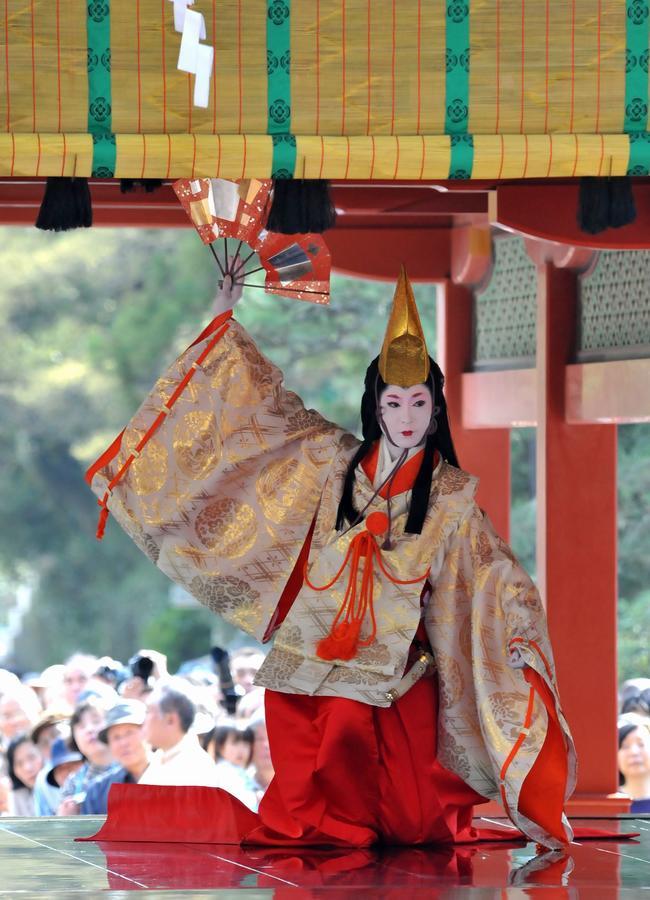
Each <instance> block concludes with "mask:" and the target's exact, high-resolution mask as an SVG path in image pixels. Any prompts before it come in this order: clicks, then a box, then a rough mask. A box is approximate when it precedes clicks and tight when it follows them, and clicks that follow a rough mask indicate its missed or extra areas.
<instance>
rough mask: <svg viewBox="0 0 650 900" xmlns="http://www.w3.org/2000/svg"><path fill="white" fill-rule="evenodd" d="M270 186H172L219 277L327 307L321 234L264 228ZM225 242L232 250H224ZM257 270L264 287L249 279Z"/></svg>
mask: <svg viewBox="0 0 650 900" xmlns="http://www.w3.org/2000/svg"><path fill="white" fill-rule="evenodd" d="M272 184H273V183H272V182H271V181H270V180H268V181H260V180H258V179H254V178H251V179H243V180H241V181H229V180H228V179H225V178H192V179H186V178H182V179H180V180H179V181H176V182H175V183H174V185H173V187H174V191H175V192H176V195H177V197H178V199H179V200H180V202H181V204H182V206H183V208H184V209H185V211H186V212H187V214H188V216H189V217H190V219H191V221H192V224H193V225H194V227H195V228H196V230H197V231H198V233H199V235H200V237H201V240H202V241H203V243H204V244H207V245H208V246H209V247H210V250H211V251H212V254H213V256H214V258H215V260H216V261H217V265H218V266H219V270H220V272H221V276H222V277H225V276H226V275H231V276H232V279H233V281H234V282H236V283H238V284H242V285H243V286H244V287H253V288H264V290H265V291H266V292H267V293H269V294H281V295H282V296H285V297H295V298H296V299H298V300H307V301H309V302H310V303H329V294H330V263H331V260H330V253H329V250H328V249H327V245H326V244H325V241H324V240H323V238H322V236H321V235H319V234H292V235H287V234H278V233H276V232H272V231H267V229H266V228H265V227H264V226H265V223H266V219H267V216H268V209H269V201H270V196H271V190H272ZM229 238H230V239H233V240H234V241H236V242H237V244H236V246H231V247H230V248H229V247H228V239H229ZM217 242H219V243H218V244H217ZM222 242H223V246H221V243H222ZM255 257H256V258H255ZM260 271H264V272H265V273H266V274H265V278H264V284H263V285H262V284H258V283H256V282H254V281H251V280H250V276H251V275H252V274H253V273H255V272H260Z"/></svg>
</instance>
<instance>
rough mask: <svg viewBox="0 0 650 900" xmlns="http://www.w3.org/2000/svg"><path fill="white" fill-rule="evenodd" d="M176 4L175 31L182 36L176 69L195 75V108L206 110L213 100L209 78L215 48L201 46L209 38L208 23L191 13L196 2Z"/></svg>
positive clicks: (179, 0)
mask: <svg viewBox="0 0 650 900" xmlns="http://www.w3.org/2000/svg"><path fill="white" fill-rule="evenodd" d="M170 2H172V3H173V4H174V28H175V29H176V31H179V32H181V33H182V35H183V36H182V38H181V47H180V51H179V54H178V63H177V65H176V68H177V69H179V70H180V71H181V72H189V73H190V74H192V75H195V76H196V77H195V79H194V97H193V102H194V106H201V107H203V108H204V109H205V107H207V105H208V103H209V100H210V75H211V72H212V63H213V60H214V47H212V46H210V45H209V44H201V43H200V41H204V40H205V38H206V30H205V19H204V18H203V15H202V14H201V13H199V12H194V11H193V10H191V9H188V8H187V7H188V6H192V5H193V4H194V0H170Z"/></svg>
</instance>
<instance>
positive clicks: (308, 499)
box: [93, 321, 576, 846]
mask: <svg viewBox="0 0 650 900" xmlns="http://www.w3.org/2000/svg"><path fill="white" fill-rule="evenodd" d="M204 346H205V345H204V343H202V342H199V343H198V344H197V345H196V346H195V347H192V348H190V350H188V351H187V352H186V353H185V354H183V356H181V357H180V358H179V360H177V361H176V363H174V364H173V365H172V366H171V367H170V369H169V370H168V371H167V372H166V373H165V375H164V376H163V378H161V379H160V381H159V382H158V384H157V385H156V387H155V388H154V389H153V391H152V392H151V394H150V395H149V397H148V398H147V399H146V400H145V402H144V403H143V404H142V406H141V408H140V409H139V410H138V412H137V413H136V415H135V416H134V419H133V420H132V422H131V423H130V424H129V426H128V428H127V430H126V432H125V435H124V438H123V447H122V449H121V450H120V452H119V453H118V455H117V456H116V458H115V459H114V460H112V461H111V462H110V463H109V464H108V465H106V466H105V468H104V469H102V470H100V472H98V473H97V475H96V476H95V478H94V479H93V489H94V490H95V491H96V492H97V493H98V494H99V495H100V496H101V495H102V494H103V492H104V490H105V488H106V485H107V483H108V481H110V479H111V478H112V477H113V475H114V474H115V472H116V471H117V469H118V468H119V467H120V465H121V464H122V463H123V462H124V460H125V459H126V458H127V456H128V451H129V449H130V448H131V447H133V446H135V443H136V442H137V441H139V440H140V439H141V437H142V435H143V434H144V433H145V431H146V430H147V429H148V428H149V426H150V424H151V422H152V421H153V420H154V419H155V418H156V416H157V414H158V410H159V409H160V406H161V403H162V402H163V400H164V399H165V398H166V397H168V396H169V395H170V393H171V392H172V391H173V390H174V387H175V385H177V384H178V383H179V381H180V380H181V379H182V377H183V375H184V374H185V372H186V371H187V370H188V367H189V366H190V365H191V364H192V362H193V361H194V359H196V357H197V356H198V355H199V353H200V352H201V350H202V348H203V347H204ZM212 417H213V418H212ZM357 447H358V441H357V440H356V439H355V438H354V437H352V436H351V435H347V434H345V433H344V432H342V431H341V430H340V429H338V428H336V426H334V425H332V424H331V423H329V422H326V421H325V420H324V419H323V418H322V417H321V416H319V415H318V414H317V413H315V412H313V411H312V410H305V409H304V407H303V406H302V404H301V402H300V400H299V398H298V397H296V395H295V394H292V393H291V392H288V391H285V390H284V387H283V385H282V374H281V373H280V372H279V370H278V369H276V368H275V366H273V365H272V364H271V363H270V362H269V361H268V360H266V359H265V358H264V357H263V356H262V355H261V354H260V352H259V351H258V350H257V348H256V347H255V345H254V344H253V342H252V341H251V339H250V338H249V337H248V335H247V334H246V332H245V331H244V329H243V328H241V326H239V325H238V324H237V323H236V322H234V321H233V322H231V323H230V325H229V328H228V330H227V331H226V332H225V334H224V335H223V337H222V338H221V339H220V340H219V341H218V343H217V344H216V345H215V347H214V349H213V350H212V352H211V353H210V356H209V358H208V361H207V364H206V365H205V366H204V367H203V369H202V370H201V369H200V370H197V372H196V376H195V378H193V380H192V390H191V391H189V390H188V391H187V392H184V393H183V394H182V395H181V396H180V397H179V399H178V401H177V402H176V403H175V404H174V406H173V408H172V411H171V412H170V414H169V415H168V416H167V417H166V418H165V420H164V421H163V423H162V424H161V426H160V428H159V429H158V431H157V432H156V437H155V439H153V440H152V441H150V442H149V443H148V444H147V445H146V448H145V451H144V452H143V454H142V456H141V457H140V458H139V459H138V460H136V461H135V462H134V464H133V465H132V466H131V468H130V469H129V470H128V471H127V473H126V475H125V477H124V479H123V480H122V481H120V482H119V483H118V484H117V485H116V487H115V488H114V490H113V493H112V495H111V497H110V499H109V501H108V506H109V508H110V510H111V512H112V513H113V515H114V516H115V518H116V519H117V521H118V522H119V524H120V525H121V526H122V527H123V528H124V529H125V530H126V532H127V533H128V534H129V535H130V536H131V537H132V538H133V540H134V541H135V543H136V544H137V545H138V547H140V549H142V550H143V552H145V553H146V554H147V556H149V557H150V558H151V559H152V560H153V561H154V562H155V563H156V565H157V566H158V568H160V569H161V570H162V571H163V572H165V573H166V574H167V575H168V576H169V577H170V578H172V579H173V580H175V581H177V582H178V583H179V584H181V585H183V586H184V587H186V588H187V589H188V590H189V591H190V592H191V593H192V594H193V595H194V596H195V597H197V599H198V600H200V601H201V602H202V603H203V604H205V605H206V606H207V607H208V608H210V609H212V610H213V611H214V612H216V613H218V614H219V615H222V616H223V617H224V618H225V619H226V620H227V621H229V622H231V623H233V624H234V625H236V626H237V627H239V628H242V629H243V630H244V631H247V632H248V633H250V634H251V635H253V636H254V637H256V638H257V639H260V640H261V639H262V638H263V637H264V636H265V633H266V630H267V628H268V624H269V622H270V620H271V618H272V616H273V613H274V611H275V609H276V606H277V603H278V599H279V597H280V595H281V594H282V591H283V589H284V587H285V585H286V583H287V579H288V578H289V576H290V574H291V572H292V570H293V569H294V566H295V564H296V561H297V559H298V555H299V553H300V550H301V548H302V546H303V545H304V542H305V539H306V536H307V533H308V531H309V528H310V525H311V523H312V521H313V519H314V516H316V521H315V527H314V531H313V535H312V542H311V548H310V554H309V560H308V571H309V582H310V584H311V585H314V586H318V585H325V584H327V583H328V582H330V581H332V579H334V576H335V575H336V573H337V572H338V571H339V569H340V568H341V565H342V562H343V560H344V559H345V555H346V553H347V551H348V548H349V547H350V544H351V542H352V541H353V540H354V539H355V537H356V536H357V535H358V534H359V533H360V532H362V531H363V530H364V529H365V523H364V522H360V523H358V524H357V525H355V526H354V527H353V528H351V529H350V530H349V531H348V532H345V533H342V534H338V533H337V532H336V531H335V521H336V511H337V507H338V501H339V497H340V495H341V488H342V484H343V479H344V476H345V472H346V469H347V466H348V463H349V460H350V459H351V457H352V455H353V454H354V453H355V451H356V448H357ZM147 448H149V449H147ZM475 490H476V479H475V478H473V477H472V476H471V475H468V474H467V473H465V472H462V471H460V470H459V469H457V468H455V467H453V466H451V465H449V464H447V463H446V462H444V461H442V462H440V463H439V465H438V466H437V467H436V470H435V471H434V474H433V479H432V490H431V496H430V502H429V508H428V511H427V515H426V517H425V521H424V525H423V528H422V533H421V534H419V535H414V534H406V533H405V532H404V528H405V524H406V518H407V512H408V508H407V501H408V495H407V494H406V493H405V494H400V495H398V496H396V497H395V498H394V499H393V509H392V513H393V518H392V539H393V541H394V547H393V549H391V550H381V551H380V560H381V567H379V565H378V564H375V566H374V568H373V573H372V577H373V605H374V608H375V613H376V622H377V632H376V638H375V640H374V641H373V642H372V643H371V644H370V645H369V646H368V647H366V648H363V649H362V650H361V651H360V652H359V653H358V655H357V657H356V658H354V659H352V660H350V661H348V662H342V661H324V660H322V659H320V658H319V657H318V656H317V655H316V645H317V643H318V641H319V640H320V639H321V638H322V637H324V636H325V635H326V634H327V633H328V632H329V629H330V627H331V624H332V621H333V618H334V616H335V615H336V613H337V611H338V609H339V607H340V605H341V602H342V600H343V593H344V588H343V587H342V584H341V582H340V581H339V582H336V583H335V584H334V585H333V587H332V588H331V589H328V590H323V591H318V590H315V589H313V588H311V587H309V585H308V584H307V583H305V584H303V586H302V588H301V589H300V591H299V593H298V595H297V597H296V599H295V601H294V603H293V606H292V607H291V609H290V610H289V612H288V614H287V616H286V618H285V620H284V622H283V623H282V625H281V626H280V628H279V629H278V631H277V633H276V635H275V641H274V645H273V648H272V650H271V651H270V653H269V654H268V656H267V658H266V661H265V662H264V664H263V666H262V668H261V669H260V671H259V673H258V677H257V682H258V683H259V684H261V685H264V686H266V687H269V688H272V689H274V690H278V691H283V692H286V693H295V694H301V695H312V696H330V697H344V698H349V699H352V700H355V701H358V702H361V703H368V704H372V705H375V706H389V705H390V701H389V700H388V699H387V697H386V693H387V691H389V690H391V689H392V688H393V687H394V686H395V685H396V684H397V683H398V682H399V681H400V679H401V677H402V675H403V674H404V670H405V667H406V663H407V658H408V652H409V647H410V646H411V643H412V641H413V638H414V635H415V632H416V630H417V627H418V624H419V623H420V621H421V616H422V614H423V610H422V607H421V601H420V598H421V593H422V589H423V585H424V577H425V575H427V573H428V576H427V577H428V580H429V582H430V584H431V586H432V594H431V596H430V597H429V599H428V601H427V603H426V606H425V608H424V624H425V627H426V631H427V635H428V638H429V642H430V644H431V648H432V650H433V654H434V657H435V659H436V662H437V665H438V672H439V675H438V677H439V690H440V705H439V721H438V752H439V758H440V761H441V762H442V764H443V765H445V766H446V767H447V768H449V769H450V770H451V771H453V772H455V773H456V774H458V775H459V776H460V777H461V778H463V779H464V780H465V781H466V782H467V783H468V784H469V785H470V786H471V787H473V788H474V789H475V790H477V791H478V792H479V793H481V794H483V795H484V796H486V797H490V798H495V799H498V798H499V773H500V772H501V769H502V767H503V766H504V763H505V762H506V760H507V758H508V755H509V754H510V752H511V750H512V748H513V746H514V745H515V743H516V741H517V739H518V737H519V735H520V733H521V729H522V727H523V723H524V720H525V718H526V712H527V708H528V703H529V685H528V683H527V682H526V680H525V678H524V674H523V671H522V670H521V669H513V668H512V667H510V666H509V665H508V656H507V650H508V647H509V644H510V641H512V640H513V639H515V638H516V639H518V643H517V648H518V649H519V651H520V653H521V655H522V657H523V659H524V661H525V663H526V664H527V665H528V666H530V667H531V668H533V669H534V670H535V671H536V672H537V673H538V674H539V675H540V676H541V677H542V678H543V679H544V680H545V681H546V684H547V685H548V687H549V689H550V690H551V692H552V695H553V697H554V698H555V703H556V710H557V713H558V716H559V721H560V724H561V727H562V729H563V731H564V737H565V741H566V744H567V748H568V754H569V784H568V793H569V794H570V793H571V791H572V790H573V786H574V784H575V770H576V763H575V752H574V749H573V744H572V741H571V735H570V732H569V729H568V726H567V724H566V721H565V719H564V717H563V715H562V711H561V708H560V705H559V698H558V695H557V687H556V684H555V676H554V669H553V654H552V650H551V646H550V642H549V639H548V634H547V630H546V622H545V617H544V611H543V608H542V606H541V603H540V600H539V595H538V593H537V591H536V589H535V586H534V584H533V583H532V581H531V580H530V578H529V577H528V575H527V574H526V572H525V571H524V570H523V569H522V568H521V567H520V566H519V564H518V562H517V560H516V559H515V557H514V556H513V554H512V552H511V551H510V549H509V548H508V547H507V545H506V544H505V543H504V542H503V541H502V540H501V539H500V538H499V537H498V536H497V535H496V534H495V533H494V531H493V529H492V526H491V524H490V522H489V520H488V519H487V517H486V516H485V515H484V514H483V513H482V511H481V510H480V509H479V508H478V507H477V506H476V503H475V501H474V493H475ZM372 494H373V487H372V484H371V483H370V481H369V480H368V478H367V477H366V475H365V474H364V472H363V470H362V469H361V468H359V469H358V470H357V477H356V480H355V488H354V503H355V506H356V508H357V509H363V508H364V507H365V506H366V504H369V505H368V509H367V512H366V515H368V514H370V513H372V512H374V511H384V510H385V501H384V500H382V499H381V498H380V497H375V498H373V497H372ZM388 576H390V577H388ZM413 579H416V580H415V582H414V583H412V584H407V583H402V584H400V583H399V582H408V581H410V580H413ZM369 627H370V626H369V623H368V622H364V623H363V626H362V631H361V638H362V639H363V637H364V636H365V635H367V634H368V629H369ZM545 660H546V661H547V662H548V665H549V666H550V673H549V672H548V671H547V669H546V662H545ZM546 731H547V713H546V708H545V707H544V705H543V703H542V702H541V700H540V699H539V698H538V697H537V696H535V697H534V700H533V706H532V721H531V726H530V728H529V730H528V733H527V734H526V735H525V737H524V739H523V741H522V742H521V746H520V748H519V750H518V751H517V753H516V754H515V755H514V757H513V759H512V760H511V762H510V764H509V766H508V770H507V774H506V780H505V784H504V790H505V794H506V799H507V803H508V807H509V811H510V814H511V816H512V819H513V822H514V823H515V825H517V826H518V827H520V828H522V829H523V830H524V831H525V833H526V834H527V835H529V836H530V837H531V838H532V839H534V840H537V841H540V842H542V843H545V844H546V845H547V846H554V844H553V839H552V838H550V837H549V836H548V835H546V834H545V832H544V830H543V829H541V828H540V827H539V826H537V825H536V824H535V823H534V822H530V821H529V820H528V819H526V818H525V817H523V816H522V815H521V814H519V813H518V812H517V801H518V796H519V792H520V790H521V787H522V785H523V783H524V780H525V778H526V776H527V775H528V773H529V772H530V770H531V768H532V766H533V764H534V762H535V760H536V759H537V757H538V755H539V752H540V750H541V748H542V746H543V743H544V739H545V735H546ZM556 844H557V842H556Z"/></svg>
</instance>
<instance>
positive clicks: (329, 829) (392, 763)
mask: <svg viewBox="0 0 650 900" xmlns="http://www.w3.org/2000/svg"><path fill="white" fill-rule="evenodd" d="M437 717H438V687H437V679H436V678H431V677H424V678H421V679H420V680H419V681H418V682H417V683H416V684H415V685H414V686H413V687H412V688H411V689H410V690H409V691H408V692H407V693H406V694H405V695H404V696H403V697H401V698H400V699H399V700H398V701H397V702H395V703H394V704H393V705H392V706H390V707H387V708H384V707H376V706H369V705H368V704H365V703H360V702H358V701H356V700H346V699H342V698H339V697H307V696H298V695H295V694H282V693H278V692H276V691H267V694H266V721H267V729H268V733H269V743H270V747H271V758H272V760H273V766H274V769H275V777H274V779H273V780H272V782H271V784H270V786H269V788H268V790H267V792H266V794H265V796H264V798H263V800H262V803H261V805H260V810H259V817H260V821H261V825H260V827H259V828H257V829H255V830H254V831H253V832H252V833H251V834H249V835H248V836H247V838H246V842H249V841H250V842H252V843H258V842H259V843H279V844H286V843H294V842H296V843H300V844H344V845H346V846H356V847H365V846H369V845H371V844H375V843H377V842H383V843H386V844H406V845H413V844H428V843H451V842H457V841H473V840H476V839H477V837H478V835H477V832H476V831H475V829H473V828H472V827H471V822H472V806H473V805H474V804H476V803H484V802H486V801H485V798H483V797H481V796H480V795H479V794H477V793H476V792H475V791H474V790H472V788H470V787H468V786H467V785H466V784H465V783H464V782H463V781H462V780H461V779H460V778H459V777H458V776H457V775H454V774H453V773H452V772H449V771H448V770H447V769H445V768H444V767H443V766H441V765H440V763H439V762H438V760H437V758H436V757H437V727H436V725H437Z"/></svg>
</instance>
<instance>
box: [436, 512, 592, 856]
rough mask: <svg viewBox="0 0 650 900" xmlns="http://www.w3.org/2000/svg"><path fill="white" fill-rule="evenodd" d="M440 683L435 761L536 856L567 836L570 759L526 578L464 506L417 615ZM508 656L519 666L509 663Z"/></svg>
mask: <svg viewBox="0 0 650 900" xmlns="http://www.w3.org/2000/svg"><path fill="white" fill-rule="evenodd" d="M425 622H426V627H427V633H428V636H429V640H430V642H431V645H432V647H433V650H434V654H435V657H436V661H437V665H438V672H439V684H440V713H439V738H438V739H439V758H440V761H441V763H442V764H443V765H444V766H446V767H447V768H449V769H451V770H452V771H453V772H455V773H456V774H457V775H459V776H460V777H461V778H463V780H464V781H465V782H466V783H468V784H469V785H470V786H471V787H473V788H474V789H475V790H476V791H477V792H478V793H479V794H482V795H483V796H484V797H488V798H490V799H493V800H498V801H500V802H501V803H502V804H503V806H504V808H505V810H506V812H507V814H508V815H509V816H510V818H511V820H512V822H513V823H514V824H515V825H516V826H517V828H519V829H520V830H521V831H523V832H524V833H525V834H526V835H528V836H529V837H530V838H531V839H533V840H535V841H538V842H539V843H540V844H543V845H544V846H546V847H551V848H560V847H562V846H563V845H565V844H566V842H567V841H568V840H570V839H571V837H572V833H571V829H570V826H569V824H568V821H567V819H566V816H565V815H564V803H565V800H566V799H567V798H568V797H569V796H570V795H571V793H572V792H573V789H574V787H575V781H576V755H575V749H574V746H573V741H572V738H571V734H570V731H569V727H568V725H567V723H566V720H565V718H564V716H563V714H562V710H561V707H560V699H559V694H558V688H557V683H556V678H555V668H554V664H553V653H552V650H551V645H550V642H549V637H548V632H547V626H546V616H545V613H544V609H543V606H542V603H541V601H540V598H539V594H538V592H537V589H536V587H535V585H534V584H533V582H532V580H531V579H530V577H529V576H528V575H527V573H526V572H525V571H524V569H522V567H521V566H520V565H519V563H518V562H517V560H516V559H515V557H514V555H513V554H512V551H511V550H510V548H509V547H508V546H507V544H506V543H505V542H504V541H503V540H502V539H501V538H499V537H498V535H497V534H496V533H495V532H494V530H493V528H492V525H491V523H490V521H489V519H488V518H487V516H486V515H485V514H484V513H483V512H482V511H481V510H480V509H479V508H478V507H477V506H476V505H473V506H472V508H471V509H470V510H469V512H468V513H467V515H466V516H465V517H464V518H463V520H462V521H461V523H460V525H459V527H458V529H457V530H456V531H455V533H454V534H453V535H452V536H451V539H450V541H449V543H448V545H447V547H446V551H445V559H444V562H443V565H442V568H441V570H440V573H439V575H438V577H437V579H436V583H435V585H434V591H433V595H432V597H431V599H430V602H429V604H428V606H427V611H426V619H425ZM513 650H517V651H518V655H519V657H520V660H521V661H523V663H525V665H522V666H521V667H520V668H514V667H513V666H512V665H511V664H509V657H510V653H511V651H513Z"/></svg>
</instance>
